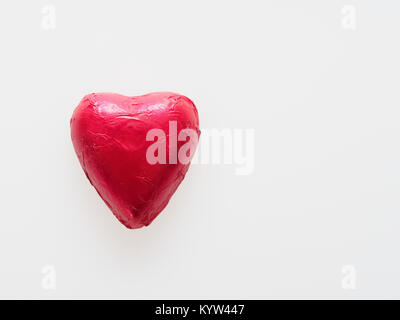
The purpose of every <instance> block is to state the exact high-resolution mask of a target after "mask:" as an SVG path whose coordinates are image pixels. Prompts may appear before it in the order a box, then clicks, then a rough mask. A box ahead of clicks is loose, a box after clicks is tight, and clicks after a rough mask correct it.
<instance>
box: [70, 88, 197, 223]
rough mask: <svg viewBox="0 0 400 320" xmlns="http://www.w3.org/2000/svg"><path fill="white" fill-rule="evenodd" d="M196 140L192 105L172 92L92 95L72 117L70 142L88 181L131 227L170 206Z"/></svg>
mask: <svg viewBox="0 0 400 320" xmlns="http://www.w3.org/2000/svg"><path fill="white" fill-rule="evenodd" d="M199 136H200V130H199V118H198V113H197V109H196V107H195V105H194V104H193V102H192V101H191V100H190V99H188V98H187V97H185V96H182V95H179V94H175V93H171V92H160V93H151V94H147V95H144V96H138V97H127V96H123V95H120V94H115V93H92V94H89V95H87V96H85V97H84V98H83V99H82V101H81V102H80V103H79V105H78V107H77V108H76V109H75V111H74V113H73V115H72V118H71V138H72V142H73V145H74V148H75V152H76V154H77V156H78V158H79V161H80V163H81V166H82V168H83V170H84V172H85V174H86V176H87V178H88V179H89V181H90V183H91V184H92V185H93V186H94V187H95V189H96V190H97V192H98V193H99V195H100V197H101V198H102V199H103V200H104V202H105V203H106V204H107V206H108V207H109V208H110V209H111V211H112V212H113V213H114V215H115V216H116V217H117V218H118V220H119V221H120V222H121V223H122V224H124V225H125V226H126V227H127V228H130V229H135V228H141V227H143V226H147V225H149V224H150V223H151V222H152V221H153V220H154V219H155V218H156V217H157V215H158V214H159V213H160V212H161V211H162V210H163V209H164V208H165V206H166V205H167V204H168V201H169V199H170V198H171V196H172V195H173V193H174V192H175V190H176V189H177V188H178V186H179V184H180V183H181V182H182V180H183V178H184V177H185V174H186V172H187V170H188V168H189V165H190V159H191V157H193V154H194V151H195V149H196V146H197V142H198V138H199Z"/></svg>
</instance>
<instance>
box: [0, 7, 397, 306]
mask: <svg viewBox="0 0 400 320" xmlns="http://www.w3.org/2000/svg"><path fill="white" fill-rule="evenodd" d="M47 5H50V6H54V8H55V10H56V25H55V28H54V29H52V28H50V29H48V28H47V27H46V23H44V21H43V19H44V18H45V13H43V12H46V9H45V11H43V12H42V10H44V8H45V7H46V6H47ZM346 5H350V6H354V8H355V9H356V14H357V15H356V18H357V20H356V25H355V27H356V28H355V29H351V28H350V29H348V28H346V23H345V22H343V19H344V18H345V14H344V13H343V12H342V10H343V7H345V6H346ZM399 9H400V5H399V2H398V1H395V0H393V1H389V0H379V1H378V0H376V1H372V0H371V1H366V0H363V1H355V0H346V1H345V0H343V1H342V0H336V1H320V0H303V1H298V0H291V1H289V0H286V1H116V0H113V1H94V0H93V1H71V0H69V1H55V0H54V1H52V0H48V1H11V0H7V1H4V0H3V1H1V4H0V36H1V37H0V41H1V52H0V55H1V60H0V71H1V72H0V82H1V100H0V101H1V105H0V108H1V109H0V112H1V117H0V135H1V148H0V150H1V160H0V164H1V166H0V177H1V179H0V193H1V207H0V210H1V220H0V257H1V258H0V297H1V298H50V299H53V298H135V299H147V298H200V299H201V298H237V299H242V298H345V299H347V298H400V259H399V243H400V232H399V227H400V217H399V215H400V201H399V192H400V152H399V138H400V126H399V116H400V109H399V102H400V93H399V80H400V76H399V74H400V73H399V72H400V62H399V58H400V46H399V38H400V37H399V33H400V32H399V31H400V20H399ZM98 91H109V92H117V93H121V94H126V95H140V94H145V93H149V92H153V91H175V92H178V93H181V94H184V95H186V96H188V97H190V98H191V99H192V100H193V101H194V102H195V103H196V105H197V108H198V110H199V114H200V125H201V128H217V129H218V128H232V129H255V134H256V145H255V171H254V173H253V174H251V175H247V176H237V175H235V166H232V165H192V166H191V168H190V170H189V172H188V174H187V177H186V179H185V180H184V182H183V183H182V185H181V187H180V188H179V189H178V191H177V193H176V194H175V195H174V196H173V198H172V200H171V202H170V204H169V205H168V206H167V208H166V209H165V210H164V211H163V213H162V214H161V215H160V216H159V217H158V218H157V219H156V220H155V221H154V222H153V223H152V224H151V226H150V227H148V228H143V229H139V230H128V229H126V228H125V227H123V226H122V225H121V224H120V223H119V222H118V221H117V220H116V219H115V218H114V216H113V215H112V214H111V212H110V211H109V209H108V208H107V207H106V205H105V204H104V203H103V202H102V200H101V199H100V198H99V197H98V195H97V194H96V192H95V190H94V189H93V188H92V187H91V186H90V184H89V182H88V181H87V179H86V177H85V175H84V173H83V171H82V169H81V168H80V165H79V162H78V160H77V158H76V156H75V154H74V151H73V148H72V143H71V141H70V132H69V120H70V117H71V115H72V112H73V110H74V108H75V107H76V106H77V104H78V103H79V101H80V99H81V98H82V97H83V96H84V95H85V94H87V93H90V92H98ZM48 265H50V266H54V268H55V270H56V288H55V289H53V290H46V286H43V279H44V277H46V274H43V273H42V271H43V268H45V267H46V266H48ZM347 265H350V266H351V268H350V269H351V270H353V271H354V270H355V271H356V273H355V277H356V278H355V280H356V281H355V286H353V287H352V288H353V289H351V288H348V287H346V286H343V283H344V282H345V279H346V276H348V275H346V272H345V273H343V272H342V271H343V270H342V269H343V267H345V266H347ZM45 270H46V269H45ZM345 270H347V269H345ZM353 280H354V279H353ZM353 284H354V283H353Z"/></svg>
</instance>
